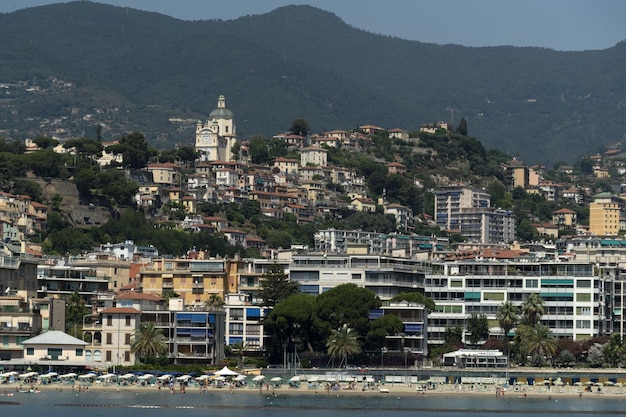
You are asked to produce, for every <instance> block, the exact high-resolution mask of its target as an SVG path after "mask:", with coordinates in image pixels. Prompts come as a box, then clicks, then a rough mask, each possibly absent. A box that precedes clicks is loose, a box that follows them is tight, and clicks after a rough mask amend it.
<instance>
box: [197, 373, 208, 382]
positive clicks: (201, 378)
mask: <svg viewBox="0 0 626 417" xmlns="http://www.w3.org/2000/svg"><path fill="white" fill-rule="evenodd" d="M209 378H211V376H210V375H206V374H204V375H200V376H199V377H197V378H196V381H205V380H207V379H209Z"/></svg>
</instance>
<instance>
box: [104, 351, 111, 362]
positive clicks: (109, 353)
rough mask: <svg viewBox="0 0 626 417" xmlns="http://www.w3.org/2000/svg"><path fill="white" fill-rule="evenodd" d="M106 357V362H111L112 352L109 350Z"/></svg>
mask: <svg viewBox="0 0 626 417" xmlns="http://www.w3.org/2000/svg"><path fill="white" fill-rule="evenodd" d="M104 357H105V361H107V362H111V357H112V355H111V351H110V350H107V351H106V353H105V354H104Z"/></svg>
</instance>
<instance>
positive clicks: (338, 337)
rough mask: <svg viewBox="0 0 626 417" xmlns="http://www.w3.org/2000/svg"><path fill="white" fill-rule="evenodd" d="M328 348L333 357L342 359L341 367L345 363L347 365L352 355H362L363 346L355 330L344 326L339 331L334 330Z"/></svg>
mask: <svg viewBox="0 0 626 417" xmlns="http://www.w3.org/2000/svg"><path fill="white" fill-rule="evenodd" d="M326 348H327V349H328V354H329V355H330V356H331V357H335V356H339V357H341V363H340V364H339V366H341V365H342V364H344V362H345V363H347V359H348V357H349V356H350V355H354V354H357V353H361V345H360V344H359V341H358V339H357V335H356V333H355V332H354V329H351V328H349V327H348V325H347V324H344V325H343V326H342V327H341V328H340V329H339V330H333V332H332V334H331V335H330V336H329V337H328V340H327V341H326Z"/></svg>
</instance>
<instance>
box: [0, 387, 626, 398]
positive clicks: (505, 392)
mask: <svg viewBox="0 0 626 417" xmlns="http://www.w3.org/2000/svg"><path fill="white" fill-rule="evenodd" d="M592 389H593V390H592V392H589V391H585V390H584V387H580V386H551V387H550V389H547V387H546V386H517V387H510V386H509V387H505V388H503V387H500V386H494V385H479V384H473V387H472V384H465V385H456V386H455V385H451V384H440V385H437V388H436V389H426V390H422V389H421V386H417V387H416V386H415V385H412V386H409V385H405V384H386V385H382V386H380V387H379V388H377V389H366V390H363V389H362V388H361V387H357V388H355V389H345V388H343V389H338V390H337V389H335V390H332V389H331V390H327V389H326V388H324V387H323V386H319V387H317V388H309V387H307V386H306V385H303V386H301V387H298V388H292V387H289V386H285V385H281V386H280V387H271V386H270V387H269V389H268V388H266V387H265V386H263V388H262V389H261V390H260V389H259V388H258V387H254V388H252V387H249V386H246V387H237V388H229V387H223V388H217V387H214V386H210V387H209V388H207V389H206V390H203V389H202V387H200V386H198V385H193V386H187V387H185V389H184V391H183V390H181V388H180V385H179V384H175V388H174V389H173V390H170V389H169V388H168V387H162V388H160V389H159V387H158V386H156V385H153V386H139V385H116V384H107V385H102V384H92V385H79V384H76V385H74V386H72V385H66V384H47V385H42V384H35V385H33V386H32V388H31V386H30V385H27V384H23V385H22V391H20V385H19V384H18V383H12V384H2V385H0V397H2V396H13V395H12V394H14V393H15V394H22V393H29V391H31V390H33V391H34V393H37V392H50V391H59V392H83V393H85V394H89V393H121V392H125V393H137V394H138V393H141V392H150V393H155V392H158V393H162V394H163V395H188V394H191V395H198V394H200V395H203V394H205V393H206V394H210V393H215V394H234V395H259V396H272V395H274V396H283V395H317V396H343V395H349V396H367V397H378V396H398V397H401V396H402V397H406V396H415V397H441V398H445V397H459V396H462V397H470V396H491V397H496V398H497V397H501V398H505V399H506V398H516V399H526V398H546V399H558V398H580V399H583V398H595V399H598V398H602V397H606V396H608V397H611V398H626V390H625V389H623V388H622V387H616V386H603V387H601V391H599V392H598V391H597V387H592Z"/></svg>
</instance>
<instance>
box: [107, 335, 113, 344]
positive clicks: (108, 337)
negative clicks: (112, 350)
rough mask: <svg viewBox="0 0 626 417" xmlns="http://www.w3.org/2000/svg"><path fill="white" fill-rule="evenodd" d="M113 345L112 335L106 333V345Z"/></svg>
mask: <svg viewBox="0 0 626 417" xmlns="http://www.w3.org/2000/svg"><path fill="white" fill-rule="evenodd" d="M111 344H113V334H111V333H107V345H111Z"/></svg>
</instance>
